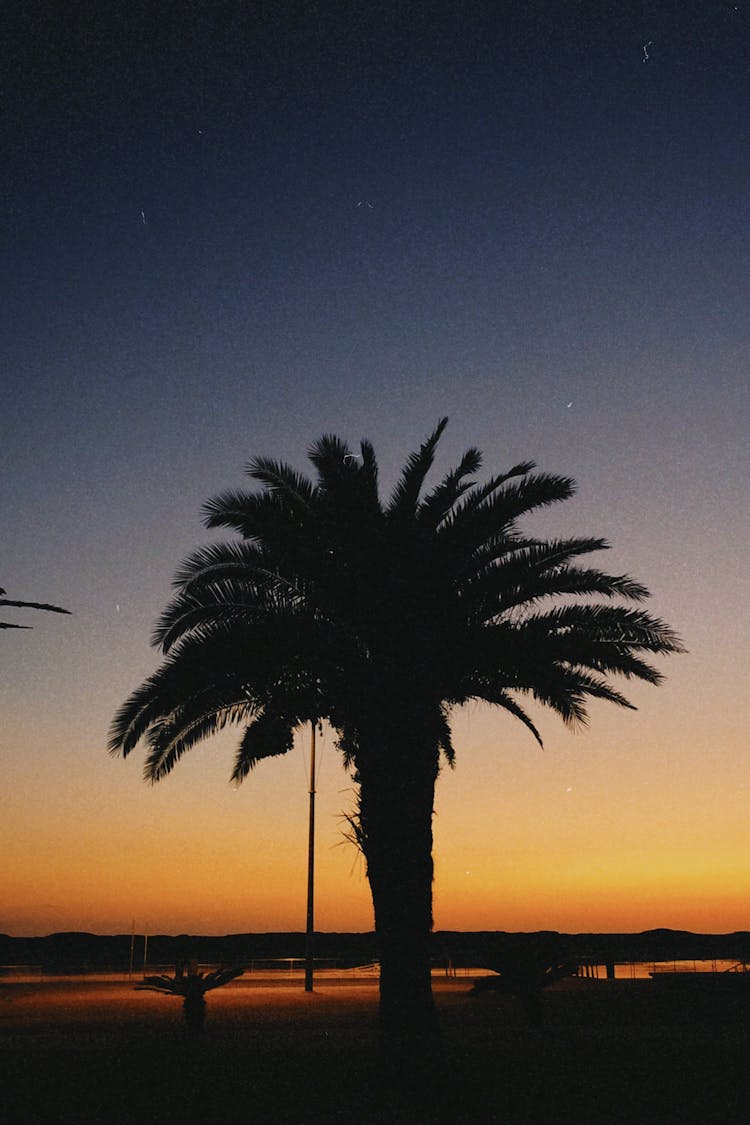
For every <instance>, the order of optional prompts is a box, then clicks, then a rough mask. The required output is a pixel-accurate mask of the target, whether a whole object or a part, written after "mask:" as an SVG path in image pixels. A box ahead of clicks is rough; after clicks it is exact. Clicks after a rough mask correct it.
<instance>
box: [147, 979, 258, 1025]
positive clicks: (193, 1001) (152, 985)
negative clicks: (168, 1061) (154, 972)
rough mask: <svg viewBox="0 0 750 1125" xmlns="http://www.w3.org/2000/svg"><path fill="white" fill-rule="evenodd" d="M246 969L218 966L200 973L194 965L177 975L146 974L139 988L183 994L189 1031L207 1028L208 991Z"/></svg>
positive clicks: (177, 994)
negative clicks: (184, 972) (186, 971)
mask: <svg viewBox="0 0 750 1125" xmlns="http://www.w3.org/2000/svg"><path fill="white" fill-rule="evenodd" d="M244 971H245V967H244V965H233V966H230V967H228V968H224V969H215V970H214V971H213V972H212V973H199V972H198V971H197V969H193V970H191V972H189V973H187V974H176V975H175V976H173V977H167V976H154V977H144V978H143V984H137V985H136V986H135V991H136V992H161V993H163V994H164V995H165V996H181V997H182V1012H183V1015H184V1017H185V1024H186V1026H187V1029H188V1031H192V1032H196V1031H203V1025H204V1023H205V1021H206V993H207V992H211V990H212V989H214V988H221V986H222V985H223V984H228V983H229V982H230V981H231V980H235V979H236V978H237V977H241V976H242V974H243V973H244Z"/></svg>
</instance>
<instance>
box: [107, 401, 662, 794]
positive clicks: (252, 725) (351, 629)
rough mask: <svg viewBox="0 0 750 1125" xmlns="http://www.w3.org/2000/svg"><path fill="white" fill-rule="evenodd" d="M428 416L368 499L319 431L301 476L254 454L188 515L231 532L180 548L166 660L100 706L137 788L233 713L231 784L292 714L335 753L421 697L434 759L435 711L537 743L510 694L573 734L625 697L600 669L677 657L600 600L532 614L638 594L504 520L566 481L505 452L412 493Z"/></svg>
mask: <svg viewBox="0 0 750 1125" xmlns="http://www.w3.org/2000/svg"><path fill="white" fill-rule="evenodd" d="M446 422H447V419H443V420H442V421H441V422H440V423H439V425H438V426H437V428H436V429H435V431H434V433H433V434H432V435H431V437H430V438H429V439H428V440H427V441H426V442H425V443H424V444H423V445H422V447H421V448H420V449H419V451H418V452H416V453H414V454H412V455H411V457H410V458H409V460H408V462H407V464H406V467H405V469H404V471H403V473H402V476H401V479H400V480H399V482H398V484H397V486H396V488H395V490H394V492H393V495H392V496H391V498H390V500H389V502H388V503H387V504H385V505H383V504H382V503H381V501H380V499H379V496H378V485H377V464H376V460H375V455H374V452H373V449H372V446H371V445H370V443H369V442H367V441H363V442H362V443H361V445H360V454H359V455H358V456H356V457H355V456H354V455H353V454H352V453H351V450H350V449H349V447H348V446H347V445H346V444H345V443H343V442H342V441H341V440H340V439H339V438H337V437H335V436H325V437H323V438H321V439H320V440H319V441H318V442H316V443H315V445H314V446H313V447H312V449H311V450H310V453H309V457H310V460H311V461H312V463H313V465H314V466H315V468H316V469H317V473H318V480H317V482H316V483H315V484H313V483H312V482H310V481H309V480H307V479H306V478H305V477H303V476H301V475H299V474H298V473H296V472H295V471H294V470H293V469H292V468H290V467H289V466H288V465H285V464H281V463H278V462H276V461H273V460H271V459H268V458H260V457H259V458H255V459H254V460H252V461H251V462H250V463H249V465H248V467H247V472H248V474H249V476H250V477H252V478H253V479H254V480H256V481H259V482H260V483H261V485H262V486H263V487H262V490H261V491H259V492H254V493H246V492H225V493H223V494H222V495H220V496H218V497H217V498H215V499H213V500H211V501H209V503H208V504H207V505H206V509H205V510H206V524H207V526H208V527H212V528H215V527H229V528H231V529H233V530H235V531H237V532H239V534H240V535H241V537H242V538H241V540H239V541H234V542H223V543H213V544H211V545H209V546H207V547H205V548H203V549H202V550H199V551H198V552H196V553H195V554H194V555H193V556H191V557H190V558H189V559H188V560H187V561H186V562H185V563H184V565H183V566H182V567H181V568H180V570H179V571H178V574H177V576H176V579H175V585H176V587H177V595H176V597H175V598H174V599H173V601H172V602H171V603H170V604H169V605H168V606H167V608H166V609H165V611H164V613H163V614H162V616H161V618H160V620H159V622H158V623H157V626H156V630H155V633H154V643H155V644H158V645H159V646H161V648H162V650H163V652H164V653H165V654H166V660H165V661H164V663H163V665H162V667H161V668H160V669H159V670H158V671H157V672H156V673H155V674H154V675H153V676H152V677H150V678H149V679H148V680H147V681H146V682H145V684H144V685H143V686H142V687H141V688H140V689H139V690H138V691H136V692H135V693H134V694H133V695H132V696H131V697H130V699H129V700H128V701H127V703H126V704H125V705H124V706H123V707H122V708H121V710H120V711H119V713H118V715H117V716H116V719H115V721H114V724H113V728H112V737H111V743H110V746H111V749H112V751H113V752H115V753H122V754H123V755H127V754H129V753H130V751H131V750H133V748H134V747H135V746H136V745H137V743H138V742H139V740H140V739H141V738H142V737H145V739H146V741H147V743H148V746H149V752H148V756H147V759H146V768H145V773H146V777H147V778H148V779H149V780H150V781H157V780H158V779H160V778H162V777H164V776H165V775H166V774H167V773H169V772H170V770H171V769H172V768H173V766H174V765H175V763H176V762H177V761H178V760H179V758H180V757H181V755H182V754H183V753H184V752H185V751H186V750H188V749H189V748H190V747H191V746H193V745H194V744H195V743H196V742H198V741H199V740H201V739H203V738H205V737H207V736H209V735H211V734H213V733H214V732H215V731H217V730H219V729H220V728H222V727H224V726H225V724H227V723H231V722H236V723H242V724H244V727H245V729H244V733H243V735H242V738H241V741H240V745H239V750H238V753H237V758H236V762H235V767H234V772H233V778H234V780H235V781H239V780H241V779H242V778H244V777H245V776H246V775H247V773H248V772H249V770H250V769H251V768H252V767H253V766H255V765H256V764H257V762H258V761H260V760H261V759H263V758H266V757H270V756H273V755H276V754H282V753H284V752H286V751H287V750H289V749H290V747H291V745H292V737H293V732H294V730H295V728H296V727H298V726H299V725H300V724H302V723H304V722H306V721H308V720H319V719H323V718H325V719H328V720H329V721H330V722H331V724H332V725H333V726H334V728H336V730H337V731H338V734H339V744H340V746H341V748H342V749H343V751H344V753H345V755H346V756H347V759H348V760H349V761H353V760H354V758H355V756H356V748H357V745H358V735H359V733H360V730H361V728H362V726H363V724H364V725H369V723H370V722H375V721H376V719H377V722H378V723H381V722H383V720H384V717H386V716H387V715H388V714H390V715H391V716H394V718H395V719H397V721H398V722H403V721H404V719H405V718H406V717H407V716H408V715H410V714H413V713H415V711H419V712H420V713H422V714H423V713H424V711H425V708H426V709H427V711H429V712H430V714H431V722H432V725H433V734H434V738H435V740H436V742H437V744H439V745H440V747H441V748H442V750H443V751H444V753H445V755H446V757H447V758H448V760H449V761H452V760H453V748H452V745H451V739H450V729H449V725H448V714H449V711H450V709H451V708H452V707H453V706H455V705H458V704H462V703H466V702H467V701H469V700H471V699H477V700H484V701H486V702H488V703H492V704H495V705H497V706H499V707H502V708H504V709H505V710H507V711H509V712H510V713H511V714H513V715H515V716H516V717H517V718H518V719H519V720H520V721H521V722H523V723H524V724H525V725H526V726H527V727H528V729H529V730H530V731H531V732H532V734H533V735H534V737H535V738H536V739H537V740H538V741H539V742H540V743H541V737H540V735H539V732H538V730H537V728H536V726H535V724H534V723H533V722H532V720H531V718H530V717H529V715H528V714H527V713H526V711H525V710H524V708H523V707H522V705H521V703H520V702H519V698H518V697H519V696H521V697H523V696H524V695H526V696H531V697H533V698H534V699H535V700H537V701H538V702H540V703H542V704H545V705H547V706H548V707H551V708H552V709H553V710H555V711H556V712H557V713H558V714H559V715H560V716H561V717H562V718H563V720H564V721H565V722H566V723H568V724H571V725H576V724H580V723H585V722H586V720H587V715H586V700H587V698H589V697H597V698H602V699H608V700H610V701H611V702H613V703H617V704H618V705H620V706H623V707H629V706H631V704H630V703H629V702H628V701H627V699H625V697H624V696H623V695H622V694H621V693H620V692H619V691H617V690H616V689H615V688H614V687H613V686H612V684H611V682H610V677H611V676H612V675H614V674H619V675H622V676H624V677H627V678H636V679H641V680H646V681H648V682H650V683H658V682H659V680H660V679H661V676H660V673H659V672H658V671H657V670H656V669H655V668H653V667H652V666H651V665H650V664H649V663H647V662H646V660H644V658H643V654H644V653H655V654H664V653H670V652H676V651H680V649H681V646H680V643H679V641H678V639H677V637H676V636H675V634H674V633H673V632H672V630H670V629H669V628H668V627H667V626H666V625H665V624H664V623H663V622H661V621H659V620H657V619H655V618H653V617H651V616H649V615H648V614H647V613H645V612H644V611H643V610H641V609H640V608H630V607H627V608H626V607H624V606H621V605H617V604H612V603H611V602H610V601H609V600H608V601H607V602H601V601H599V602H595V603H591V602H584V603H582V604H581V603H578V604H575V603H571V602H570V601H567V602H566V604H563V605H557V606H554V607H552V608H550V607H549V606H545V603H546V602H547V601H548V600H549V599H550V598H552V597H554V596H558V595H576V596H585V595H595V596H598V597H599V598H606V599H612V598H615V597H618V598H622V599H626V600H628V601H630V602H635V603H639V602H642V601H643V600H644V599H645V598H646V597H647V596H648V592H647V590H646V589H645V588H644V587H643V586H642V585H640V584H639V583H637V582H635V581H633V580H632V579H631V578H629V577H627V576H626V575H619V576H617V575H610V574H607V573H605V572H603V571H601V570H598V569H592V568H589V567H581V566H579V565H577V560H578V559H579V557H580V556H583V555H586V554H589V553H591V552H594V551H600V550H603V549H605V548H606V547H607V544H606V543H605V542H604V540H602V539H593V538H577V539H553V540H540V539H535V538H529V537H527V536H524V535H522V534H521V532H520V531H519V529H518V520H519V518H520V517H521V516H523V515H526V514H528V513H530V512H532V511H534V510H535V509H537V508H541V507H545V506H547V505H549V504H553V503H556V502H558V501H560V500H564V499H567V498H568V497H570V496H571V495H572V494H573V492H574V488H575V486H574V482H573V481H572V480H570V479H569V478H567V477H560V476H553V475H549V474H546V473H533V472H532V470H533V469H534V465H533V463H532V462H524V463H522V464H519V465H516V466H514V467H513V468H512V469H510V470H509V471H508V472H506V473H503V474H501V475H498V476H494V477H492V478H490V480H489V481H487V482H486V483H484V484H481V485H479V484H476V483H475V482H474V481H473V480H472V479H471V477H472V476H473V474H474V473H476V472H477V470H478V469H479V467H480V465H481V455H480V453H479V452H478V451H477V450H476V449H469V450H468V451H467V452H466V453H465V454H464V456H463V458H462V459H461V461H460V463H459V465H458V467H457V468H456V469H454V470H453V471H451V472H450V473H448V474H447V475H446V477H445V478H444V479H443V480H442V481H441V482H440V484H438V485H437V486H436V487H435V488H433V489H432V491H430V492H428V493H427V494H426V495H424V496H423V495H422V488H423V484H424V480H425V477H426V475H427V472H428V470H429V468H430V466H431V464H432V460H433V455H434V450H435V446H436V444H437V441H438V439H439V438H440V435H441V434H442V432H443V429H444V428H445V425H446Z"/></svg>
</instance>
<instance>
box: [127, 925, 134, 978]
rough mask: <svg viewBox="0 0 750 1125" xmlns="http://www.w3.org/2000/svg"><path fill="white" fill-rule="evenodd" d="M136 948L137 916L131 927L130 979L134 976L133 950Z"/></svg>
mask: <svg viewBox="0 0 750 1125" xmlns="http://www.w3.org/2000/svg"><path fill="white" fill-rule="evenodd" d="M134 950H135V918H134V919H133V925H132V926H131V928H130V968H129V969H128V980H132V978H133V952H134Z"/></svg>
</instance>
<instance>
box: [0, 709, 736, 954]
mask: <svg viewBox="0 0 750 1125" xmlns="http://www.w3.org/2000/svg"><path fill="white" fill-rule="evenodd" d="M662 690H663V691H665V692H666V691H669V689H662ZM672 690H676V688H674V689H672ZM660 702H661V701H660V700H659V699H658V698H657V696H656V694H654V695H653V696H652V699H651V700H649V706H644V711H643V712H639V713H637V714H636V715H630V714H623V715H619V714H613V715H611V716H610V715H606V714H605V713H604V712H602V713H600V714H597V715H596V721H595V723H594V724H592V730H591V731H588V732H586V733H584V734H581V735H578V736H575V735H572V734H570V733H569V732H566V731H565V730H564V729H562V728H560V729H558V730H557V731H555V732H554V734H553V735H552V736H548V743H549V746H550V749H547V750H545V752H543V753H542V752H541V751H538V750H537V749H536V748H535V747H534V746H533V745H531V744H530V743H529V740H528V739H527V738H526V736H525V732H523V731H521V730H517V729H516V728H515V726H514V724H513V722H512V721H511V720H510V719H509V718H508V717H506V716H498V715H497V714H494V715H493V713H492V712H491V711H490V710H489V709H474V710H473V711H472V710H466V711H464V712H459V713H457V715H456V716H455V718H454V735H455V742H456V746H457V757H458V763H457V767H456V769H455V770H454V771H451V770H449V769H448V768H444V769H443V771H442V772H441V775H440V778H439V780H438V787H437V795H436V815H435V820H434V836H435V848H434V854H435V885H434V894H435V928H436V929H445V930H485V929H487V930H509V931H531V930H540V929H549V930H559V931H561V932H585V931H592V932H617V931H620V932H635V931H640V930H644V929H649V928H654V927H658V926H665V927H670V928H676V929H688V930H694V931H701V932H715V933H719V932H729V931H733V930H738V929H747V928H750V918H749V917H748V906H747V904H748V901H750V874H749V873H748V866H747V863H746V852H745V846H744V845H745V840H746V824H745V810H744V800H743V798H744V796H745V794H746V786H745V783H744V778H743V777H742V776H741V771H740V769H739V765H735V766H732V765H731V763H738V762H739V761H740V755H739V744H737V746H736V747H735V748H734V752H733V753H732V752H731V748H730V747H728V746H727V747H726V753H725V754H724V755H723V756H722V758H721V764H722V767H723V768H722V769H718V768H712V767H713V766H716V765H718V764H719V762H717V761H715V762H714V763H708V764H706V763H705V762H704V764H703V767H702V769H703V772H702V775H701V776H700V787H699V789H696V773H695V771H696V770H697V769H698V768H699V767H700V761H701V759H700V758H699V757H698V756H693V757H686V758H684V759H681V756H680V755H681V753H682V751H680V750H679V748H678V747H677V746H676V745H675V744H674V743H671V744H670V742H669V741H668V739H667V733H668V732H667V731H664V730H660V722H661V723H664V721H665V720H664V718H662V719H661V720H660V718H659V714H660V707H659V704H660ZM645 727H648V728H649V729H651V731H652V740H651V746H652V747H657V746H658V747H659V753H658V754H654V755H653V756H651V757H650V758H648V769H647V770H646V771H645V776H644V768H645V763H646V760H647V759H646V756H644V753H643V750H642V748H639V741H640V740H641V739H642V738H643V728H645ZM625 740H628V742H629V745H628V746H627V747H624V746H623V745H622V742H623V741H625ZM303 743H304V739H303V738H299V739H298V745H297V746H296V747H295V749H294V751H293V752H292V753H291V754H290V755H288V756H287V757H286V758H285V759H281V760H278V761H275V762H270V763H265V764H263V765H262V766H261V767H260V768H259V769H258V770H256V771H255V772H254V774H253V775H251V777H250V778H249V779H248V780H247V782H246V783H245V784H244V785H243V786H242V787H241V788H240V789H238V790H234V789H232V788H231V787H230V786H228V785H227V782H226V778H227V775H228V772H229V770H228V764H229V761H230V759H231V747H232V744H233V739H232V737H231V735H228V734H225V735H223V736H221V737H220V738H218V739H217V740H216V742H215V744H214V745H213V746H210V747H209V746H206V747H204V748H203V751H202V752H201V751H198V752H194V753H193V755H192V757H191V756H188V758H186V759H185V761H184V762H182V763H180V767H179V768H178V769H177V770H176V771H175V773H174V775H173V776H172V777H170V778H168V779H167V780H166V781H164V782H162V783H160V784H159V785H157V786H154V787H148V786H145V785H143V783H142V782H141V780H140V763H139V762H138V761H137V760H136V759H135V758H134V759H132V760H129V761H128V762H126V763H122V762H118V761H112V760H111V759H107V758H106V756H101V755H100V756H99V758H96V757H95V756H94V755H93V753H92V755H91V761H90V762H88V763H87V764H86V766H85V769H84V767H83V763H82V761H81V758H80V757H78V758H77V763H78V764H76V759H74V758H73V755H72V753H71V755H70V757H69V758H67V761H65V757H64V755H62V753H61V756H60V757H59V758H58V759H57V761H58V762H59V763H60V764H59V767H58V768H59V771H60V776H59V778H58V782H59V785H58V786H57V787H55V786H54V785H53V787H52V790H49V788H48V792H49V795H48V796H47V797H46V799H45V800H40V799H39V797H38V795H37V794H35V785H34V779H33V778H31V777H29V778H26V779H24V778H21V777H17V778H16V779H15V789H16V792H20V796H21V799H20V800H19V801H17V802H16V804H15V805H14V807H13V808H12V809H11V810H9V814H8V818H9V820H8V822H7V823H6V827H7V828H9V832H8V840H9V844H8V847H7V852H6V859H9V860H10V862H9V863H8V864H7V867H6V874H5V875H4V876H3V887H2V891H3V894H2V900H3V902H4V904H5V906H4V911H5V912H4V915H3V918H2V920H1V921H0V930H1V931H3V932H6V933H10V934H12V935H16V936H23V935H27V936H28V935H34V934H45V933H50V932H54V931H63V930H87V931H91V932H96V933H115V932H119V933H122V932H128V931H129V930H130V927H131V924H132V922H133V921H135V923H136V928H137V929H138V930H139V932H141V931H147V932H150V933H182V932H192V933H204V934H220V933H232V932H234V933H236V932H253V931H255V932H262V931H280V930H281V931H285V930H290V931H301V930H303V929H304V925H305V894H306V869H305V864H306V846H307V786H306V781H305V760H306V752H305V747H304V745H303ZM332 743H333V739H332V735H331V733H330V732H327V733H326V736H325V738H324V740H323V749H322V752H321V755H320V758H321V773H320V775H319V785H318V804H317V825H318V831H317V848H316V912H315V924H316V928H317V929H319V930H327V931H363V930H370V929H371V928H372V907H371V902H370V896H369V888H368V884H367V881H366V878H365V876H364V864H363V861H362V859H361V857H360V856H359V855H358V853H357V852H356V851H355V850H354V848H353V846H352V845H350V844H349V843H348V842H346V841H345V840H344V838H343V830H344V827H345V826H344V823H343V820H342V815H343V813H344V812H346V811H347V810H348V809H349V808H350V807H351V802H352V786H351V781H350V780H349V779H348V778H347V776H346V774H345V773H344V771H343V770H342V768H341V765H340V761H339V760H338V756H337V754H336V752H335V751H334V749H333V746H332ZM62 749H63V747H62V746H61V747H60V750H61V751H62ZM678 751H679V752H678ZM64 762H65V768H63V763H64ZM91 762H94V763H95V765H94V766H92V765H91ZM51 769H52V772H53V774H54V773H55V767H51ZM89 770H91V771H92V772H91V773H90V774H88V773H87V771H89ZM732 771H734V773H733V772H732ZM63 775H64V780H65V788H63ZM48 780H52V781H53V782H54V780H55V779H54V776H53V778H52V779H48ZM743 786H744V788H743ZM733 794H734V799H732V795H733ZM720 802H721V816H720V817H717V816H716V809H717V807H718V806H719V803H720Z"/></svg>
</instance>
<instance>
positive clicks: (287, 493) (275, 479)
mask: <svg viewBox="0 0 750 1125" xmlns="http://www.w3.org/2000/svg"><path fill="white" fill-rule="evenodd" d="M245 471H246V473H247V475H248V476H249V477H252V478H253V479H254V480H259V481H260V482H261V483H262V484H265V486H266V488H268V489H269V490H270V491H271V492H278V493H280V494H281V495H283V496H284V498H285V499H286V500H288V501H289V503H290V504H291V505H292V507H294V508H297V509H302V510H303V511H307V512H309V511H310V508H311V507H312V505H313V503H314V500H315V487H314V485H313V484H312V482H311V481H310V480H308V479H307V477H304V476H303V475H302V474H301V473H298V472H296V470H295V469H293V468H292V467H291V465H286V464H284V462H283V461H275V460H274V459H273V458H271V457H253V458H252V460H251V461H249V462H248V464H247V466H246V469H245Z"/></svg>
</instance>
